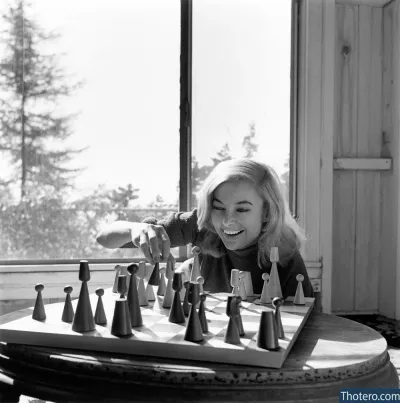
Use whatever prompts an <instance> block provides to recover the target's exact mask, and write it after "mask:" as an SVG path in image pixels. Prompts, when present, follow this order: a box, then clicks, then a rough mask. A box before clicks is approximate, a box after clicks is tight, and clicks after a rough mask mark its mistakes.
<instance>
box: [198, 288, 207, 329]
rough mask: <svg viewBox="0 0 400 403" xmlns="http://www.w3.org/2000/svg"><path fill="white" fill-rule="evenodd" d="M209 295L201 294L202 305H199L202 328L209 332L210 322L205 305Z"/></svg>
mask: <svg viewBox="0 0 400 403" xmlns="http://www.w3.org/2000/svg"><path fill="white" fill-rule="evenodd" d="M206 298H207V295H206V294H204V293H201V294H200V306H199V312H198V313H199V319H200V324H201V330H202V331H203V333H207V332H208V323H207V318H206V307H205V301H206Z"/></svg>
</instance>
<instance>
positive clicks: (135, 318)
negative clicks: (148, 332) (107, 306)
mask: <svg viewBox="0 0 400 403" xmlns="http://www.w3.org/2000/svg"><path fill="white" fill-rule="evenodd" d="M138 270H139V266H138V265H137V264H135V263H131V264H130V265H128V272H129V273H130V275H131V277H130V281H129V290H128V307H129V315H130V319H131V326H132V327H138V326H142V325H143V319H142V312H141V310H140V302H139V295H138V290H137V277H136V273H137V272H138Z"/></svg>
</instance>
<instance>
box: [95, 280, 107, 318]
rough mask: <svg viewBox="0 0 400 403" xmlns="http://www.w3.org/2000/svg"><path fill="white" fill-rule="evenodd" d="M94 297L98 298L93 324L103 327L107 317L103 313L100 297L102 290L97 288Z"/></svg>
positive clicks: (102, 293)
mask: <svg viewBox="0 0 400 403" xmlns="http://www.w3.org/2000/svg"><path fill="white" fill-rule="evenodd" d="M96 295H97V297H98V298H97V305H96V311H95V313H94V323H95V324H96V325H105V324H106V323H107V317H106V313H105V312H104V305H103V299H102V296H103V295H104V289H103V288H98V289H97V290H96Z"/></svg>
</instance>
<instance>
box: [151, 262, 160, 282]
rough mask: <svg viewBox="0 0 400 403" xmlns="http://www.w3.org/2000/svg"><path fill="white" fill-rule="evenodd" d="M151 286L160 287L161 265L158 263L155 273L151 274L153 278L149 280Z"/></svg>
mask: <svg viewBox="0 0 400 403" xmlns="http://www.w3.org/2000/svg"><path fill="white" fill-rule="evenodd" d="M149 284H150V285H156V286H159V285H160V263H158V262H157V263H156V264H155V265H154V268H153V271H152V272H151V276H150V278H149Z"/></svg>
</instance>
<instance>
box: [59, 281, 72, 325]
mask: <svg viewBox="0 0 400 403" xmlns="http://www.w3.org/2000/svg"><path fill="white" fill-rule="evenodd" d="M72 290H73V288H72V287H71V286H70V285H67V286H65V287H64V292H65V293H66V296H65V303H64V309H63V313H62V316H61V320H62V321H63V322H66V323H71V322H72V321H73V319H74V308H73V306H72V302H71V292H72Z"/></svg>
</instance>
